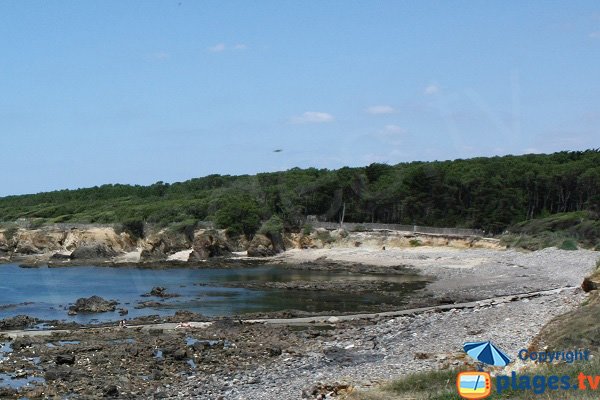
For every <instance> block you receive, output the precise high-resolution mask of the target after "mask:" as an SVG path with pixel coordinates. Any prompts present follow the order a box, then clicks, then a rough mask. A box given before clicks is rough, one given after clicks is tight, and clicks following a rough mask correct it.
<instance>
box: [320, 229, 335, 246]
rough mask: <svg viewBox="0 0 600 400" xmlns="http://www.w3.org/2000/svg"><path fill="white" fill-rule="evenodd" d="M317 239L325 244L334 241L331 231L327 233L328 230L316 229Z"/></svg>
mask: <svg viewBox="0 0 600 400" xmlns="http://www.w3.org/2000/svg"><path fill="white" fill-rule="evenodd" d="M317 239H319V240H320V241H321V242H323V243H326V244H331V243H333V242H335V239H334V238H333V237H331V233H329V231H318V232H317Z"/></svg>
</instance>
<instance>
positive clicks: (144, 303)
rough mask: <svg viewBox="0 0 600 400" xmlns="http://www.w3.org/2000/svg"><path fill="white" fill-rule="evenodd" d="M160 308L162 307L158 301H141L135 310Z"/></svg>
mask: <svg viewBox="0 0 600 400" xmlns="http://www.w3.org/2000/svg"><path fill="white" fill-rule="evenodd" d="M160 306H162V303H159V302H158V301H141V302H139V303H138V305H137V306H135V308H136V309H137V310H139V309H140V308H157V307H160Z"/></svg>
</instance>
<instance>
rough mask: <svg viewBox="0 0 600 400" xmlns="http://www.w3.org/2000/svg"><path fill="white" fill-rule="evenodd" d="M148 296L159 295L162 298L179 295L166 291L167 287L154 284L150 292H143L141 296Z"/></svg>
mask: <svg viewBox="0 0 600 400" xmlns="http://www.w3.org/2000/svg"><path fill="white" fill-rule="evenodd" d="M150 296H154V297H160V298H162V299H169V298H172V297H179V296H180V295H179V294H177V293H167V288H164V287H162V286H155V287H153V288H152V290H151V291H150V293H145V294H143V295H142V297H150Z"/></svg>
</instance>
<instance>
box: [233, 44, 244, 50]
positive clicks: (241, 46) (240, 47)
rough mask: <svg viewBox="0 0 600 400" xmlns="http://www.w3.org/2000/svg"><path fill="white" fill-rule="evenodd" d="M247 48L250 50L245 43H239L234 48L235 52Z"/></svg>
mask: <svg viewBox="0 0 600 400" xmlns="http://www.w3.org/2000/svg"><path fill="white" fill-rule="evenodd" d="M247 48H248V46H247V45H245V44H244V43H238V44H236V45H234V46H233V49H234V50H246V49H247Z"/></svg>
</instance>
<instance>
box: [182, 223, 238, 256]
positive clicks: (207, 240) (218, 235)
mask: <svg viewBox="0 0 600 400" xmlns="http://www.w3.org/2000/svg"><path fill="white" fill-rule="evenodd" d="M192 248H193V251H192V253H191V254H190V257H189V261H198V260H206V259H208V258H211V257H227V256H230V255H231V246H230V245H229V243H228V242H227V237H226V236H225V234H224V233H222V232H220V231H216V230H206V231H200V232H198V233H197V234H196V236H195V237H194V243H193V245H192Z"/></svg>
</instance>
